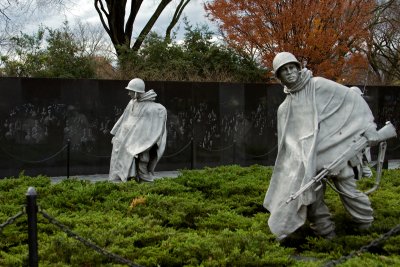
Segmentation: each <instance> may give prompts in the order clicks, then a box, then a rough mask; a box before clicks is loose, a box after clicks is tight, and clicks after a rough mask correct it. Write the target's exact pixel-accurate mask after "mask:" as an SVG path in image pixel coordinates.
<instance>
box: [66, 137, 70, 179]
mask: <svg viewBox="0 0 400 267" xmlns="http://www.w3.org/2000/svg"><path fill="white" fill-rule="evenodd" d="M70 154H71V140H70V139H68V140H67V178H69V164H70Z"/></svg>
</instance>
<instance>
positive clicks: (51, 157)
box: [0, 145, 68, 164]
mask: <svg viewBox="0 0 400 267" xmlns="http://www.w3.org/2000/svg"><path fill="white" fill-rule="evenodd" d="M66 148H68V145H65V146H63V147H62V148H61V149H60V150H59V151H57V152H56V153H54V154H53V155H51V156H49V157H47V158H45V159H41V160H24V159H21V158H19V157H17V156H14V155H12V154H11V153H9V152H7V151H6V150H5V149H4V148H3V147H2V146H0V149H1V151H3V152H4V153H5V154H6V155H7V156H9V157H11V158H12V159H15V160H18V161H21V162H24V163H34V164H36V163H43V162H46V161H48V160H51V159H53V158H55V157H56V156H58V155H59V154H60V153H61V152H63V151H64V150H65V149H66Z"/></svg>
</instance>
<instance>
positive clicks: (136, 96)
mask: <svg viewBox="0 0 400 267" xmlns="http://www.w3.org/2000/svg"><path fill="white" fill-rule="evenodd" d="M128 95H129V96H130V97H131V98H132V99H137V98H139V97H140V96H141V95H142V93H138V92H135V91H129V92H128Z"/></svg>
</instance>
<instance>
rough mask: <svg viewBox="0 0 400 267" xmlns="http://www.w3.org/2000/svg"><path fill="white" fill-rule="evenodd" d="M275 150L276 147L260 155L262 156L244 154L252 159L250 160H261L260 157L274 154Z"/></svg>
mask: <svg viewBox="0 0 400 267" xmlns="http://www.w3.org/2000/svg"><path fill="white" fill-rule="evenodd" d="M277 148H278V145H276V146H274V147H273V148H272V149H271V150H270V151H267V152H266V153H264V154H262V155H252V154H248V153H246V156H250V157H252V158H262V157H265V156H267V155H269V154H271V153H272V152H274V151H275V150H276V149H277Z"/></svg>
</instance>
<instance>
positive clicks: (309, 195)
mask: <svg viewBox="0 0 400 267" xmlns="http://www.w3.org/2000/svg"><path fill="white" fill-rule="evenodd" d="M284 91H285V93H286V94H287V96H286V99H285V100H284V101H283V103H282V104H281V105H280V106H279V108H278V114H277V120H278V126H277V128H278V154H277V158H276V162H275V167H274V171H273V174H272V177H271V181H270V184H269V187H268V191H267V193H266V196H265V199H264V207H265V208H266V209H268V210H269V211H270V217H269V220H268V225H269V227H270V230H271V232H272V233H273V234H275V235H276V236H277V237H278V238H279V237H280V236H285V235H289V234H291V233H293V232H294V231H295V230H296V229H298V228H299V227H300V226H302V225H303V224H304V223H305V221H306V219H307V206H308V205H310V204H312V203H313V202H314V201H315V198H316V194H315V191H314V190H313V188H311V189H309V190H307V191H305V192H304V193H303V194H302V195H301V196H299V197H298V198H297V199H295V200H293V201H291V202H289V204H287V203H286V200H287V199H288V198H289V196H290V194H292V193H294V192H297V191H298V190H299V189H300V187H301V186H303V185H304V184H306V183H307V182H309V181H310V180H311V178H312V177H313V176H315V175H316V173H317V171H318V170H321V169H322V168H323V167H324V166H326V165H328V164H329V163H331V162H332V161H333V160H335V159H336V158H337V157H338V156H339V155H340V153H342V152H343V151H344V150H345V149H346V148H348V146H349V144H350V143H352V142H353V140H355V139H357V138H359V136H360V135H361V134H363V133H364V132H365V131H366V130H367V129H369V128H370V127H371V128H374V129H375V128H376V125H375V123H374V118H373V115H372V112H371V110H370V108H369V106H368V104H367V103H366V102H365V100H364V99H363V98H362V96H360V95H359V94H357V93H356V92H355V91H354V90H350V89H349V88H348V87H346V86H343V85H341V84H338V83H336V82H334V81H331V80H327V79H324V78H321V77H312V73H311V71H309V70H307V69H303V70H302V71H301V72H300V78H299V80H298V82H297V84H296V85H295V86H294V87H293V88H290V89H289V88H286V87H285V88H284Z"/></svg>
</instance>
